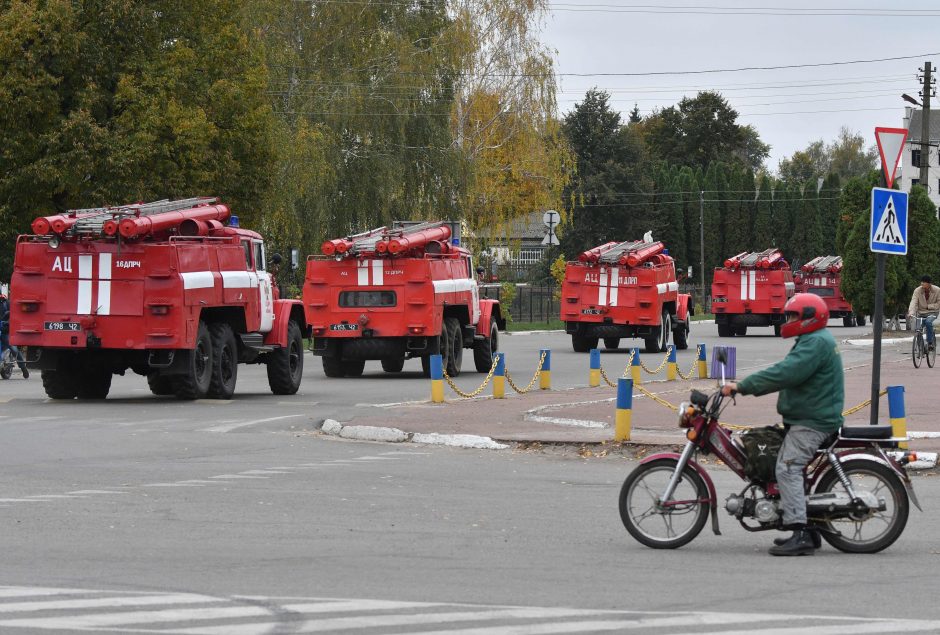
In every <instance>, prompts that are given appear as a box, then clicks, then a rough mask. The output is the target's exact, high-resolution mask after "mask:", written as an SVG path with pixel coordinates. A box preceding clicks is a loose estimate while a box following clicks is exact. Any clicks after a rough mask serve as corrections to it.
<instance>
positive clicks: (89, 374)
mask: <svg viewBox="0 0 940 635" xmlns="http://www.w3.org/2000/svg"><path fill="white" fill-rule="evenodd" d="M112 377H113V375H112V374H111V371H110V370H107V369H105V370H86V371H83V372H82V374H81V375H79V377H78V390H77V391H76V396H77V397H78V398H79V399H104V398H105V397H107V396H108V393H109V392H111V378H112Z"/></svg>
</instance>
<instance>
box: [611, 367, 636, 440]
mask: <svg viewBox="0 0 940 635" xmlns="http://www.w3.org/2000/svg"><path fill="white" fill-rule="evenodd" d="M632 417H633V380H631V379H627V378H626V377H621V378H619V379H618V380H617V414H616V416H615V417H614V441H629V440H630V422H631V419H632Z"/></svg>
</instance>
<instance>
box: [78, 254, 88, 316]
mask: <svg viewBox="0 0 940 635" xmlns="http://www.w3.org/2000/svg"><path fill="white" fill-rule="evenodd" d="M91 278H92V256H91V255H87V256H79V257H78V309H76V311H75V312H76V313H78V314H79V315H91Z"/></svg>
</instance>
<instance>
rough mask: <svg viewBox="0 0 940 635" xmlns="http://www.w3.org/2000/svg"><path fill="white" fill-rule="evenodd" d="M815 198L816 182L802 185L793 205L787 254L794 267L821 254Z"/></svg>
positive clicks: (819, 228)
mask: <svg viewBox="0 0 940 635" xmlns="http://www.w3.org/2000/svg"><path fill="white" fill-rule="evenodd" d="M818 203H819V201H818V200H817V197H816V180H815V179H813V180H812V181H807V182H806V183H805V184H804V187H803V191H802V196H801V198H800V199H799V200H798V201H796V202H795V204H794V210H795V215H794V223H793V241H792V243H791V245H790V247H789V249H790V251H789V252H788V253H787V256H788V258H789V259H790V263H791V264H792V265H794V266H797V265H802V264H805V263H806V262H808V261H810V260H812V259H813V258H815V257H816V256H822V255H825V254H823V253H822V252H823V237H822V224H821V221H820V217H819V216H820V215H819V207H818Z"/></svg>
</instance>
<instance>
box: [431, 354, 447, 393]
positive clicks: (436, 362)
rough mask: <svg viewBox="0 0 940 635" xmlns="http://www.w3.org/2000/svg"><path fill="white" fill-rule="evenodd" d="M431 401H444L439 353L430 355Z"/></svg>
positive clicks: (442, 369) (442, 372)
mask: <svg viewBox="0 0 940 635" xmlns="http://www.w3.org/2000/svg"><path fill="white" fill-rule="evenodd" d="M431 401H433V402H434V403H444V366H443V364H441V356H440V355H431Z"/></svg>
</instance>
